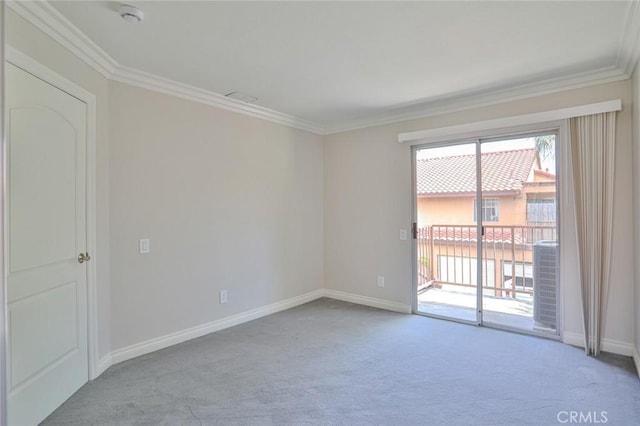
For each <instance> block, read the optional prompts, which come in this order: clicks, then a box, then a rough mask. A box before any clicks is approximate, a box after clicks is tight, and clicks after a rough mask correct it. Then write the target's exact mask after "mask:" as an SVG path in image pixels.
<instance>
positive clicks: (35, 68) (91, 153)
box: [3, 45, 101, 380]
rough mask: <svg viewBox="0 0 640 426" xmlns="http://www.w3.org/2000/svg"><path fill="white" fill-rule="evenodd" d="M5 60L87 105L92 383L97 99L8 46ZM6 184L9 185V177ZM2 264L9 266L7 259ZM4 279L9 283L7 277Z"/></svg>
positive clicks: (92, 363) (94, 360) (93, 369)
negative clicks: (5, 263) (6, 263)
mask: <svg viewBox="0 0 640 426" xmlns="http://www.w3.org/2000/svg"><path fill="white" fill-rule="evenodd" d="M4 59H5V61H6V62H8V63H11V64H12V65H15V66H16V67H18V68H20V69H22V70H24V71H26V72H27V73H29V74H31V75H33V76H35V77H37V78H39V79H40V80H43V81H44V82H46V83H49V84H51V85H52V86H55V87H57V88H58V89H60V90H62V91H63V92H65V93H67V94H69V95H71V96H73V97H74V98H76V99H78V100H80V101H82V102H84V103H85V104H86V106H87V117H86V123H87V138H86V139H87V147H86V152H87V158H86V170H87V176H86V180H87V186H86V203H87V204H86V212H87V225H86V226H87V243H86V247H87V251H88V252H89V253H90V254H91V262H88V263H87V301H86V302H87V355H88V361H89V371H88V377H89V380H93V379H95V378H96V377H98V375H99V374H100V373H101V371H100V370H99V353H98V292H97V284H96V273H97V262H99V260H98V258H99V257H98V256H96V96H95V95H94V94H93V93H90V92H88V91H87V90H85V89H83V88H82V87H80V86H78V85H77V84H76V83H74V82H72V81H70V80H68V79H66V78H64V77H62V76H61V75H60V74H58V73H56V72H55V71H53V70H51V69H50V68H49V67H47V66H45V65H43V64H41V63H40V62H38V61H36V60H35V59H33V58H31V57H30V56H28V55H26V54H25V53H23V52H21V51H20V50H18V49H15V48H13V47H11V46H9V45H6V46H5V58H4ZM5 161H6V160H5ZM3 166H6V164H3ZM4 181H5V185H6V177H5V178H4ZM5 208H6V207H3V214H4V216H5V217H6V211H4V210H5ZM4 225H6V223H5V224H4ZM4 229H6V227H5V228H4ZM3 239H4V244H3V246H4V250H5V251H4V253H6V242H7V241H6V236H4V237H3ZM3 262H6V257H5V256H4V255H3ZM3 278H4V282H5V283H6V273H5V275H4V276H3ZM5 285H6V284H5ZM4 303H5V304H4V305H3V308H4V309H5V310H6V301H5V302H4ZM5 379H6V378H5Z"/></svg>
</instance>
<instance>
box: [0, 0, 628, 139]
mask: <svg viewBox="0 0 640 426" xmlns="http://www.w3.org/2000/svg"><path fill="white" fill-rule="evenodd" d="M639 2H640V0H633V1H632V2H631V3H630V4H629V8H628V12H627V20H626V22H625V24H624V28H623V32H622V36H621V40H620V43H619V48H618V52H617V59H616V64H615V66H611V67H608V68H602V69H599V70H593V71H588V72H581V73H577V74H572V75H568V76H562V77H555V78H549V79H545V80H538V81H530V82H528V83H524V84H522V83H521V82H520V84H510V85H508V86H505V85H501V86H493V87H486V88H483V89H481V90H473V91H466V92H460V93H456V94H452V95H447V96H442V97H436V98H430V99H425V100H423V101H422V102H420V103H417V104H413V105H405V106H400V107H397V108H393V109H390V110H387V111H385V112H383V113H381V114H378V115H375V116H372V117H369V118H366V119H362V120H354V121H351V122H347V123H343V124H340V125H338V126H322V125H320V124H317V123H313V122H311V121H308V120H305V119H302V118H300V117H296V116H294V115H290V114H286V113H283V112H279V111H276V110H273V109H269V108H265V107H261V106H258V105H252V104H247V103H243V102H240V101H237V100H234V99H229V98H226V97H224V96H222V95H220V94H218V93H214V92H211V91H207V90H204V89H201V88H198V87H195V86H190V85H188V84H184V83H180V82H178V81H174V80H170V79H167V78H164V77H160V76H158V75H155V74H151V73H147V72H144V71H140V70H137V69H133V68H129V67H126V66H123V65H120V64H118V63H117V61H116V60H115V59H113V58H112V57H111V56H109V54H107V53H106V52H105V51H104V50H102V49H101V48H100V47H99V46H98V45H97V44H96V43H94V42H93V41H92V40H91V39H90V38H89V37H87V36H86V35H85V34H84V33H83V32H82V31H81V30H80V29H78V28H77V27H76V26H75V25H73V24H72V23H71V22H70V21H69V20H68V19H66V18H65V17H64V16H63V15H62V14H61V13H60V12H58V10H57V9H55V8H54V7H53V6H51V4H50V3H49V2H48V1H46V0H38V1H20V0H7V2H6V3H7V5H8V6H9V8H11V9H12V10H13V11H15V12H16V13H18V14H19V15H20V16H22V17H23V18H24V19H26V20H27V21H29V22H30V23H31V24H32V25H34V26H35V27H36V28H38V29H40V30H41V31H43V32H44V33H45V34H47V35H48V36H50V37H51V38H52V39H54V40H55V41H57V42H58V43H60V44H61V45H62V46H63V47H65V48H66V49H67V50H69V51H70V52H71V53H73V54H74V55H76V56H77V57H78V58H80V59H81V60H82V61H84V62H85V63H87V64H88V65H89V66H91V67H92V68H94V69H95V70H96V71H97V72H99V73H100V74H101V75H103V76H104V77H106V78H107V79H111V80H115V81H119V82H121V83H125V84H130V85H133V86H137V87H142V88H145V89H148V90H153V91H157V92H160V93H164V94H167V95H171V96H176V97H179V98H183V99H187V100H191V101H194V102H200V103H204V104H206V105H210V106H214V107H217V108H222V109H225V110H228V111H233V112H236V113H239V114H244V115H248V116H251V117H255V118H259V119H263V120H267V121H270V122H274V123H278V124H281V125H284V126H288V127H293V128H297V129H300V130H304V131H308V132H311V133H315V134H318V135H328V134H333V133H341V132H346V131H351V130H357V129H362V128H366V127H374V126H381V125H385V124H391V123H397V122H401V121H407V120H414V119H419V118H426V117H430V116H434V115H441V114H447V113H452V112H458V111H464V110H468V109H472V108H479V107H484V106H489V105H495V104H499V103H503V102H509V101H514V100H519V99H526V98H531V97H535V96H541V95H546V94H551V93H558V92H562V91H566V90H571V89H579V88H583V87H589V86H595V85H598V84H604V83H609V82H613V81H619V80H625V79H628V78H630V76H631V74H632V73H633V71H634V68H635V66H636V63H637V62H638V59H639V58H640V42H639V38H640V5H639Z"/></svg>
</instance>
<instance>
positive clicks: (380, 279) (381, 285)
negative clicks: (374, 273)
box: [378, 275, 384, 287]
mask: <svg viewBox="0 0 640 426" xmlns="http://www.w3.org/2000/svg"><path fill="white" fill-rule="evenodd" d="M378 287H384V277H383V276H382V275H378Z"/></svg>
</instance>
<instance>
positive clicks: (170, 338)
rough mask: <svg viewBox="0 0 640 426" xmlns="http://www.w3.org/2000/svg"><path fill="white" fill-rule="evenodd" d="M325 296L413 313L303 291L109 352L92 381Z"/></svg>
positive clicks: (385, 304)
mask: <svg viewBox="0 0 640 426" xmlns="http://www.w3.org/2000/svg"><path fill="white" fill-rule="evenodd" d="M321 297H328V298H331V299H336V300H342V301H345V302H351V303H357V304H359V305H365V306H371V307H374V308H379V309H385V310H389V311H394V312H400V313H405V314H408V313H411V305H405V304H402V303H398V302H391V301H388V300H383V299H377V298H374V297H367V296H360V295H357V294H352V293H345V292H342V291H337V290H328V289H320V290H315V291H312V292H310V293H306V294H303V295H301V296H296V297H292V298H290V299H286V300H283V301H281V302H276V303H272V304H270V305H267V306H263V307H260V308H256V309H252V310H250V311H247V312H243V313H240V314H236V315H232V316H230V317H226V318H222V319H219V320H216V321H212V322H208V323H206V324H201V325H197V326H195V327H191V328H188V329H185V330H181V331H176V332H174V333H170V334H167V335H164V336H160V337H156V338H153V339H149V340H145V341H144V342H140V343H136V344H133V345H130V346H127V347H124V348H121V349H116V350H115V351H113V352H111V353H109V354H107V355H105V356H104V357H102V358H101V359H100V361H99V362H98V366H97V368H96V372H95V374H94V375H93V376H94V377H92V380H93V379H95V378H97V377H98V376H100V375H101V374H102V373H103V372H104V371H105V370H106V369H107V368H109V367H110V366H112V365H114V364H117V363H119V362H122V361H126V360H128V359H131V358H135V357H138V356H141V355H145V354H148V353H151V352H155V351H157V350H160V349H164V348H167V347H169V346H173V345H176V344H178V343H182V342H185V341H187V340H191V339H195V338H197V337H202V336H205V335H207V334H209V333H213V332H215V331H219V330H223V329H225V328H229V327H233V326H236V325H240V324H243V323H245V322H248V321H252V320H254V319H258V318H261V317H263V316H266V315H270V314H274V313H276V312H280V311H284V310H286V309H290V308H294V307H296V306H300V305H303V304H305V303H308V302H311V301H312V300H316V299H319V298H321Z"/></svg>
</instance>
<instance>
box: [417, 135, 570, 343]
mask: <svg viewBox="0 0 640 426" xmlns="http://www.w3.org/2000/svg"><path fill="white" fill-rule="evenodd" d="M555 148H556V135H555V133H540V134H533V135H526V136H518V137H509V138H496V139H476V140H474V141H473V142H467V143H463V144H449V145H446V146H441V147H436V148H432V147H423V148H419V149H415V150H414V152H415V190H416V194H415V196H416V218H417V221H416V232H415V237H416V245H415V247H416V250H415V251H416V260H415V265H416V274H415V275H416V277H417V283H416V284H417V286H416V287H417V289H416V293H417V294H416V298H417V302H416V312H418V313H422V314H426V315H430V316H437V317H444V318H451V319H455V320H459V321H465V322H472V323H477V324H487V325H493V326H497V327H503V328H509V329H517V330H523V331H526V332H533V333H544V334H557V333H556V330H557V329H558V326H557V322H558V317H559V316H558V294H559V292H558V279H557V277H558V247H559V246H558V238H557V235H558V232H557V221H556V217H557V205H558V203H557V182H556V174H557V173H556V161H555V160H556V157H555V151H556V149H555ZM478 189H480V190H479V191H478Z"/></svg>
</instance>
